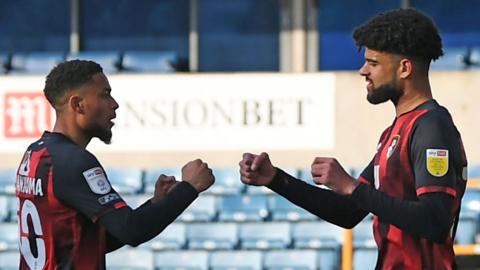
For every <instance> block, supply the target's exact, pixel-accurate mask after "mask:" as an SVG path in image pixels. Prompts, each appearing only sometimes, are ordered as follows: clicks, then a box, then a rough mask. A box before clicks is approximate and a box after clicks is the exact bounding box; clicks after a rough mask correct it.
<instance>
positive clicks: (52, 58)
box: [9, 52, 65, 75]
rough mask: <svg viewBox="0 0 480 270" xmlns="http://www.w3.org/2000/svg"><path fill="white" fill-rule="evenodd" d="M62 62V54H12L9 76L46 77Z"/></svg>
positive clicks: (63, 56) (63, 57)
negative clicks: (32, 75)
mask: <svg viewBox="0 0 480 270" xmlns="http://www.w3.org/2000/svg"><path fill="white" fill-rule="evenodd" d="M64 60H65V53H63V52H31V53H14V54H13V55H12V59H11V63H10V71H9V74H27V75H30V74H35V75H46V74H48V73H49V72H50V70H51V69H52V68H54V67H55V66H56V65H58V64H59V63H61V62H63V61H64Z"/></svg>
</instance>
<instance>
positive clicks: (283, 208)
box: [268, 195, 318, 222]
mask: <svg viewBox="0 0 480 270" xmlns="http://www.w3.org/2000/svg"><path fill="white" fill-rule="evenodd" d="M268 210H269V212H270V215H271V217H272V220H276V221H292V222H296V221H306V220H318V217H317V216H315V215H313V214H311V213H310V212H308V211H307V210H305V209H303V208H301V207H299V206H296V205H295V204H293V203H292V202H290V201H289V200H287V199H286V198H284V197H282V196H279V195H274V196H270V197H269V198H268Z"/></svg>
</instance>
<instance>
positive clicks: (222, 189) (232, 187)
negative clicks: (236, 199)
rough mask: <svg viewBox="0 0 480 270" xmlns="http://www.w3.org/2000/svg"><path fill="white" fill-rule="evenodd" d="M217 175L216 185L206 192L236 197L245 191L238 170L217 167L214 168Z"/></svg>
mask: <svg viewBox="0 0 480 270" xmlns="http://www.w3.org/2000/svg"><path fill="white" fill-rule="evenodd" d="M212 171H213V174H214V175H215V184H213V185H212V186H211V187H210V188H209V189H207V190H206V191H205V193H208V194H215V195H235V194H240V193H242V192H243V191H244V190H245V185H244V184H243V183H242V182H241V181H240V172H239V171H238V168H233V167H232V168H228V167H215V168H212Z"/></svg>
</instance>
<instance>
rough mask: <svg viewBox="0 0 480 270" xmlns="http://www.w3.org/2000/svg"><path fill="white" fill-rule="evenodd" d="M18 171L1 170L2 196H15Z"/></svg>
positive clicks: (11, 169)
mask: <svg viewBox="0 0 480 270" xmlns="http://www.w3.org/2000/svg"><path fill="white" fill-rule="evenodd" d="M16 177H17V169H13V168H3V169H0V194H13V195H14V194H15V181H16Z"/></svg>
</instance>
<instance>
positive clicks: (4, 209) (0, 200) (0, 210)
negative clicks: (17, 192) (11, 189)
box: [0, 195, 10, 222]
mask: <svg viewBox="0 0 480 270" xmlns="http://www.w3.org/2000/svg"><path fill="white" fill-rule="evenodd" d="M8 203H9V202H8V196H7V195H0V222H3V221H7V220H8V219H9V216H10V208H9V205H8Z"/></svg>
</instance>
